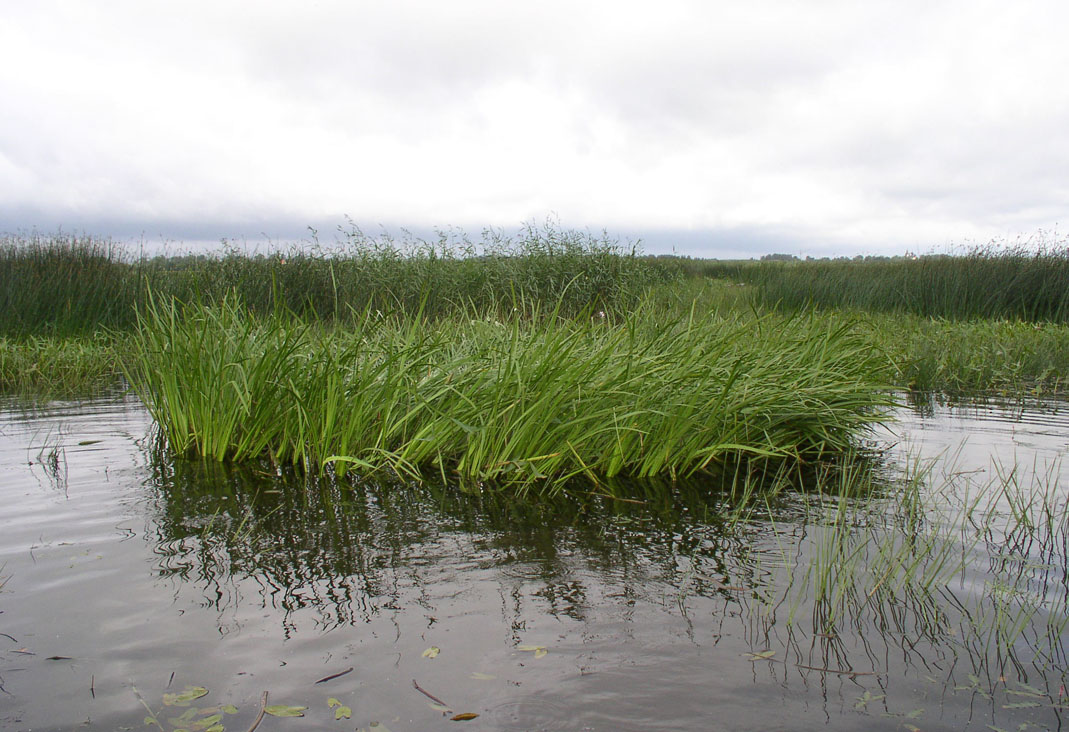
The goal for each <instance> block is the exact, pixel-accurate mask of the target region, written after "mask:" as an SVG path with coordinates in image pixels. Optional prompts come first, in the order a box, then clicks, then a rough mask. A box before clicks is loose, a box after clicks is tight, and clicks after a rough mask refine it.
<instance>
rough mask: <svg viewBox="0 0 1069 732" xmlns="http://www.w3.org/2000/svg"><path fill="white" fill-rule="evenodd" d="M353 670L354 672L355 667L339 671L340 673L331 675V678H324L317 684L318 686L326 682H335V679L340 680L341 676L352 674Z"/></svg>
mask: <svg viewBox="0 0 1069 732" xmlns="http://www.w3.org/2000/svg"><path fill="white" fill-rule="evenodd" d="M352 670H353V667H352V666H350V667H349V668H347V669H345V670H344V671H339V672H338V673H336V674H331V675H330V676H324V677H323V678H321V679H320V680H319V681H317V682H316V683H317V684H322V683H323V682H325V681H333V680H334V679H336V678H338V677H339V676H345V674H347V673H350V672H351V671H352Z"/></svg>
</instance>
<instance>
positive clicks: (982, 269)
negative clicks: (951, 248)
mask: <svg viewBox="0 0 1069 732" xmlns="http://www.w3.org/2000/svg"><path fill="white" fill-rule="evenodd" d="M714 271H715V273H716V274H718V275H720V276H726V277H733V278H738V279H740V280H742V281H745V282H749V283H751V284H753V285H755V287H756V289H757V292H758V296H759V298H760V300H761V302H763V303H764V304H765V305H768V306H775V307H783V308H789V309H797V308H805V307H810V306H816V307H821V308H851V309H859V310H868V311H874V312H877V311H892V312H903V313H912V314H915V315H921V316H924V317H932V318H951V319H956V320H965V319H975V318H999V319H1012V320H1024V321H1028V322H1055V323H1066V322H1069V247H1067V246H1066V241H1065V240H1057V239H1054V238H1052V237H1048V236H1046V235H1040V236H1039V237H1038V238H1037V239H1036V240H1034V241H1028V242H1024V243H1020V244H1017V245H1013V246H1008V247H1006V246H999V245H997V244H994V243H993V244H991V245H988V246H983V247H976V248H973V249H971V250H969V251H967V252H965V253H964V254H960V255H938V254H932V255H925V256H920V257H913V256H909V257H894V258H887V257H870V258H864V259H862V258H860V257H859V258H855V259H853V260H849V259H841V260H814V261H804V262H802V261H799V262H753V263H728V264H726V265H724V266H722V267H721V268H719V270H714ZM711 272H712V271H711Z"/></svg>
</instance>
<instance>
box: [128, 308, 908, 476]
mask: <svg viewBox="0 0 1069 732" xmlns="http://www.w3.org/2000/svg"><path fill="white" fill-rule="evenodd" d="M495 316H500V317H495ZM134 341H135V343H134V346H133V349H134V353H135V355H134V359H133V365H132V367H131V369H130V372H129V378H130V380H131V383H132V385H133V386H134V388H135V389H136V390H137V392H138V393H139V394H140V396H141V397H142V399H143V401H144V402H145V404H146V405H147V406H148V408H149V410H150V411H151V412H152V415H153V417H154V418H155V419H156V421H157V422H158V424H159V425H160V427H161V430H162V431H163V434H164V435H165V436H166V439H167V441H168V443H169V444H170V445H171V447H172V448H173V449H174V450H176V451H178V452H180V453H181V452H191V453H196V454H200V455H203V456H207V457H210V458H212V459H215V460H223V459H231V460H237V461H242V460H249V459H256V458H261V457H270V458H271V459H273V460H276V461H278V462H281V463H292V464H299V465H302V466H304V467H306V468H308V469H313V470H317V469H318V470H322V469H324V468H326V467H327V466H328V465H329V466H333V467H334V469H335V470H336V471H338V472H340V473H342V474H344V473H345V472H346V471H347V470H348V469H349V468H357V469H359V470H361V471H373V470H380V469H383V468H388V469H390V470H393V471H397V472H403V473H407V474H411V475H417V474H419V473H420V471H423V470H427V469H430V470H433V471H435V472H437V473H439V474H441V476H442V477H443V478H445V477H447V476H459V477H460V478H461V479H462V480H465V481H468V482H472V483H477V482H480V481H495V482H503V483H513V484H519V485H529V484H531V483H533V482H539V481H550V482H559V481H562V480H567V479H569V478H572V477H575V476H580V475H582V476H586V477H587V478H590V479H593V480H599V479H602V478H611V477H613V476H617V475H622V476H632V477H639V478H648V477H654V476H658V475H664V476H668V477H671V478H681V477H686V476H689V475H693V474H695V473H699V472H703V471H707V470H708V469H710V468H711V467H712V466H715V465H718V464H720V463H722V462H723V461H724V460H725V459H727V458H729V457H737V456H740V455H742V456H747V457H755V458H790V459H803V458H809V457H813V456H817V455H821V454H824V453H835V452H838V451H842V450H845V449H847V448H848V447H850V445H851V444H853V442H854V440H855V439H856V438H857V437H858V436H859V435H860V434H862V433H863V432H864V431H865V430H866V428H867V426H868V425H870V424H871V423H872V421H873V420H877V419H879V415H880V410H881V409H882V408H884V407H886V406H888V405H890V404H891V402H892V400H891V398H890V397H889V396H888V393H887V390H886V389H885V388H884V384H883V383H882V382H881V376H882V375H883V374H884V373H886V366H885V364H884V363H883V361H882V358H881V356H880V355H879V353H878V352H876V351H874V350H873V349H872V348H871V347H870V345H869V344H868V343H866V342H864V341H863V340H861V339H860V338H858V337H857V336H856V334H855V333H854V331H853V330H852V329H851V328H850V327H848V326H844V325H842V324H834V325H830V324H829V322H828V321H827V320H825V319H820V318H814V317H806V316H800V317H795V318H782V317H778V316H771V315H770V316H766V317H763V318H752V317H739V316H734V317H732V316H724V317H721V316H710V315H702V314H699V313H696V312H693V311H692V312H691V313H690V314H689V315H688V316H687V317H685V318H682V319H679V318H678V317H677V316H676V313H674V312H671V311H668V310H663V309H658V308H652V307H650V308H639V309H638V310H636V311H634V312H632V313H631V314H629V315H627V316H625V317H621V318H620V319H619V320H618V321H617V322H615V323H609V322H605V321H603V320H601V319H599V318H597V317H592V318H591V317H588V318H578V319H568V318H562V317H559V315H557V314H554V312H544V311H542V310H541V309H540V306H539V305H537V304H531V305H530V306H525V307H524V308H523V310H522V311H521V312H520V313H519V314H518V315H516V314H513V313H511V312H508V313H500V312H499V313H490V314H489V315H483V316H482V317H479V313H476V312H472V313H470V314H469V317H466V318H451V319H447V320H444V321H438V322H431V321H429V320H427V319H425V318H410V317H383V316H381V315H379V314H376V313H374V312H371V311H365V312H364V313H363V315H362V316H360V317H359V318H356V319H354V322H353V324H352V326H351V327H350V328H347V329H337V328H336V329H323V328H318V327H311V326H309V325H306V324H303V323H302V322H300V321H298V320H295V319H293V318H291V317H288V316H281V315H280V316H273V317H271V318H267V319H257V318H254V317H252V316H251V315H250V314H249V313H248V312H247V311H246V310H245V309H244V308H243V307H241V306H240V305H239V304H238V303H236V302H234V301H231V300H227V301H225V302H223V303H222V304H220V305H218V306H213V307H208V306H183V305H180V304H176V303H175V302H173V301H156V302H154V303H152V304H151V305H150V306H149V307H148V308H147V309H146V310H145V312H144V313H143V315H142V320H141V322H140V325H139V328H138V330H137V332H136V334H135V336H134Z"/></svg>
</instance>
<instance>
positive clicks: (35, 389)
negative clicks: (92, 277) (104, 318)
mask: <svg viewBox="0 0 1069 732" xmlns="http://www.w3.org/2000/svg"><path fill="white" fill-rule="evenodd" d="M126 351H127V340H126V339H124V338H123V337H121V336H118V335H115V334H108V333H98V334H95V335H89V336H70V337H65V338H64V337H55V336H30V337H25V338H18V339H15V338H6V337H2V336H0V392H5V393H15V394H20V395H23V396H28V397H34V396H39V397H43V398H62V397H71V396H84V395H86V394H93V393H99V392H102V391H107V390H111V389H114V388H116V387H117V385H120V384H121V381H122V377H121V375H122V367H121V363H122V362H123V360H124V358H125V355H126Z"/></svg>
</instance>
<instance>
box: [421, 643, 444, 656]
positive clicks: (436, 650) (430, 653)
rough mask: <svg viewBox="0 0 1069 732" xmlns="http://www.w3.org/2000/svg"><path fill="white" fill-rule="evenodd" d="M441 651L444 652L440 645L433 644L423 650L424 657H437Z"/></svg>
mask: <svg viewBox="0 0 1069 732" xmlns="http://www.w3.org/2000/svg"><path fill="white" fill-rule="evenodd" d="M441 652H442V649H441V648H439V647H438V646H431V647H430V648H428V649H427V650H425V651H424V652H423V657H424V658H436V657H437V656H438V654H439V653H441Z"/></svg>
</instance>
